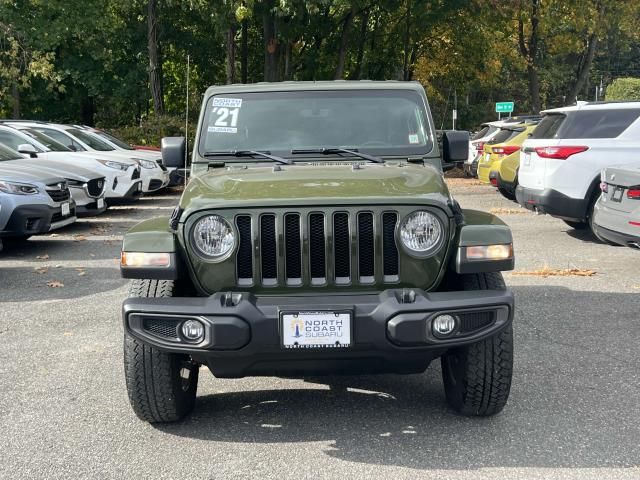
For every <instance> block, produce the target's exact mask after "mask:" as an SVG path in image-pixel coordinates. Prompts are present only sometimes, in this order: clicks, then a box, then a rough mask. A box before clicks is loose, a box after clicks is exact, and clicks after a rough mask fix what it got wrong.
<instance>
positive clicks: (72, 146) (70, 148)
mask: <svg viewBox="0 0 640 480" xmlns="http://www.w3.org/2000/svg"><path fill="white" fill-rule="evenodd" d="M67 148H68V149H69V150H72V151H74V152H77V151H78V148H77V147H76V146H75V145H74V144H73V143H72V144H71V145H67Z"/></svg>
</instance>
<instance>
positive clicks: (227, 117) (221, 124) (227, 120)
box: [207, 107, 240, 133]
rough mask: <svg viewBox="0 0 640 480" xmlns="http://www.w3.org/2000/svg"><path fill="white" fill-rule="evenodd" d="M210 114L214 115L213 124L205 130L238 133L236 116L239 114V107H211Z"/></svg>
mask: <svg viewBox="0 0 640 480" xmlns="http://www.w3.org/2000/svg"><path fill="white" fill-rule="evenodd" d="M211 113H212V115H213V116H214V117H215V122H213V126H210V127H209V128H208V129H207V131H208V132H215V133H238V129H237V128H236V127H237V126H238V116H239V115H240V107H237V108H229V107H213V109H212V110H211Z"/></svg>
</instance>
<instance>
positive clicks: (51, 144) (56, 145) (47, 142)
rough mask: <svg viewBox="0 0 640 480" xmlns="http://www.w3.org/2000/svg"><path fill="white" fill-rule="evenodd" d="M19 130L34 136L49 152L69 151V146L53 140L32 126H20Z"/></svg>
mask: <svg viewBox="0 0 640 480" xmlns="http://www.w3.org/2000/svg"><path fill="white" fill-rule="evenodd" d="M20 131H21V132H22V133H24V134H25V135H29V136H30V137H31V138H34V139H35V140H37V141H38V142H40V143H41V144H42V145H44V146H45V147H47V148H48V149H49V151H51V152H71V151H72V150H71V149H70V148H67V147H65V146H64V145H63V144H62V143H60V142H58V141H57V140H54V139H53V138H51V137H50V136H48V135H45V134H44V133H42V132H39V131H37V130H34V129H32V128H21V129H20Z"/></svg>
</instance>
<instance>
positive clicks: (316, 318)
mask: <svg viewBox="0 0 640 480" xmlns="http://www.w3.org/2000/svg"><path fill="white" fill-rule="evenodd" d="M280 327H281V329H280V331H281V332H282V346H283V347H284V348H345V347H349V346H351V312H344V311H343V312H327V311H323V312H282V313H281V314H280Z"/></svg>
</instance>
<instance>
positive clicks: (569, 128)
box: [531, 108, 640, 139]
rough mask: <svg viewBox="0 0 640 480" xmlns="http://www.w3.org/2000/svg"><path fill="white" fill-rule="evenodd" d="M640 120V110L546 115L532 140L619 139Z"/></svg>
mask: <svg viewBox="0 0 640 480" xmlns="http://www.w3.org/2000/svg"><path fill="white" fill-rule="evenodd" d="M638 117H640V109H630V108H629V109H626V108H625V109H611V110H579V111H575V112H567V113H566V114H550V115H546V116H545V117H544V118H543V119H542V121H541V122H540V123H539V124H538V126H537V127H536V129H535V130H534V131H533V134H532V135H531V138H534V139H535V138H539V139H544V138H555V139H571V138H576V139H578V138H616V137H618V136H620V134H622V132H624V131H625V130H626V129H627V128H629V126H630V125H631V124H632V123H633V122H635V121H636V120H637V119H638Z"/></svg>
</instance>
